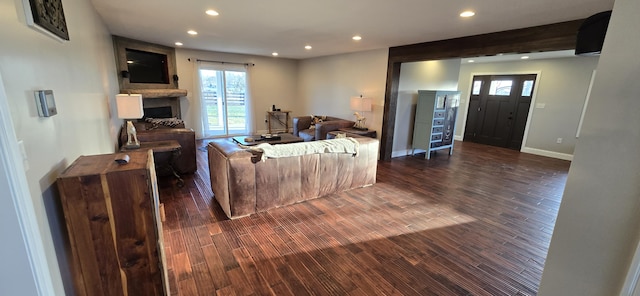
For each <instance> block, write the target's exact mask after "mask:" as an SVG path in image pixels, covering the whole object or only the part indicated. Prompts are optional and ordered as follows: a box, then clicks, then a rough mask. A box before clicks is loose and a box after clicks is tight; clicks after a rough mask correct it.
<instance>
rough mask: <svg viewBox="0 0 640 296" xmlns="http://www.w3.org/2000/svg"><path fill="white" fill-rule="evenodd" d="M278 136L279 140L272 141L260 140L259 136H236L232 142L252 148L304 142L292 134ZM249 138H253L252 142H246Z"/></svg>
mask: <svg viewBox="0 0 640 296" xmlns="http://www.w3.org/2000/svg"><path fill="white" fill-rule="evenodd" d="M278 136H280V139H277V140H274V139H261V138H260V135H254V136H238V137H233V138H232V139H233V141H234V142H236V143H238V144H240V145H245V146H253V145H258V144H262V143H269V144H271V145H275V144H286V143H297V142H304V139H302V138H300V137H296V136H294V135H292V134H278ZM247 137H250V138H253V139H254V141H253V142H248V141H246V138H247Z"/></svg>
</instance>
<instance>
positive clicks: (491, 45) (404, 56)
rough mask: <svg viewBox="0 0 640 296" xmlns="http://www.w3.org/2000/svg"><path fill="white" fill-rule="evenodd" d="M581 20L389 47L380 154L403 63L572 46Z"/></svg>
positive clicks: (389, 133) (389, 136)
mask: <svg viewBox="0 0 640 296" xmlns="http://www.w3.org/2000/svg"><path fill="white" fill-rule="evenodd" d="M583 22H584V19H580V20H574V21H568V22H562V23H555V24H550V25H543V26H537V27H530V28H524V29H515V30H509V31H502V32H496V33H488V34H481V35H474V36H468V37H460V38H454V39H447V40H440V41H433V42H424V43H417V44H411V45H403V46H397V47H391V48H389V62H388V65H387V87H386V91H385V100H384V114H383V118H382V135H381V139H380V140H381V143H380V144H381V145H380V158H381V159H383V160H390V159H391V153H392V150H393V134H394V131H395V120H396V107H397V103H398V102H397V101H398V85H399V84H400V68H401V65H402V63H408V62H421V61H432V60H443V59H453V58H466V57H479V56H493V55H497V54H509V53H529V52H544V51H558V50H569V49H574V48H575V45H576V35H577V33H578V28H579V27H580V25H581V24H582V23H583Z"/></svg>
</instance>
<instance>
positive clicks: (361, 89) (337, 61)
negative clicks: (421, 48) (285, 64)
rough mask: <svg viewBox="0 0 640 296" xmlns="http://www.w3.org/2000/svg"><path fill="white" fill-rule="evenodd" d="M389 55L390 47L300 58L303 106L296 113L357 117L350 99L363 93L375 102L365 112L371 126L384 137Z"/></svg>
mask: <svg viewBox="0 0 640 296" xmlns="http://www.w3.org/2000/svg"><path fill="white" fill-rule="evenodd" d="M388 55H389V51H388V50H387V49H379V50H372V51H364V52H358V53H349V54H342V55H334V56H328V57H320V58H314V59H307V60H302V61H300V68H299V76H298V81H297V83H298V93H299V98H298V99H299V100H300V101H299V102H300V109H299V110H295V111H296V112H295V116H304V115H311V114H320V115H331V116H336V117H340V118H345V119H349V120H355V116H353V111H351V110H350V109H349V100H350V98H351V97H355V96H359V95H362V96H364V97H368V98H371V99H372V104H373V111H372V112H365V114H362V115H363V116H365V117H366V118H367V127H368V128H369V129H373V130H376V131H377V132H378V138H380V133H381V131H382V113H383V109H384V92H385V84H386V79H387V60H388Z"/></svg>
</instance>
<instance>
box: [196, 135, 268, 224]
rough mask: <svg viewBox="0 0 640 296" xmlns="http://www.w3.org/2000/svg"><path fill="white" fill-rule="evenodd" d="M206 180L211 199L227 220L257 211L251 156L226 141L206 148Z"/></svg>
mask: <svg viewBox="0 0 640 296" xmlns="http://www.w3.org/2000/svg"><path fill="white" fill-rule="evenodd" d="M207 152H208V153H207V154H208V157H209V177H210V179H211V190H212V191H213V195H214V198H215V199H216V200H217V201H218V203H219V204H220V206H221V207H222V210H223V211H224V212H225V214H226V215H227V217H242V216H247V215H249V214H251V213H254V212H255V210H256V188H255V184H256V179H255V165H254V163H253V162H252V160H251V158H252V156H253V154H252V153H250V152H248V151H246V150H244V149H242V148H241V147H239V146H238V145H237V144H236V143H233V142H231V141H229V140H227V139H217V140H213V141H212V142H210V143H209V144H208V145H207Z"/></svg>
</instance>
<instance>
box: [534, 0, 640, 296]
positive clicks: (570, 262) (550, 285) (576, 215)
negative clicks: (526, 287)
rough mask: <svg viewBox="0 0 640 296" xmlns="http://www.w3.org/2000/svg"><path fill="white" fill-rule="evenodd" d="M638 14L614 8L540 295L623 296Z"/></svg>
mask: <svg viewBox="0 0 640 296" xmlns="http://www.w3.org/2000/svg"><path fill="white" fill-rule="evenodd" d="M638 11H640V1H637V0H617V1H616V2H615V4H614V7H613V15H612V18H611V21H610V23H609V28H608V32H607V37H606V40H605V44H604V48H603V50H602V55H601V56H600V61H599V64H598V68H597V76H596V78H595V80H594V84H593V88H592V92H591V98H590V101H589V106H588V109H587V112H586V115H585V119H584V124H583V126H582V131H581V134H580V138H579V140H578V143H577V144H576V148H575V152H574V158H573V162H572V165H571V168H570V170H569V176H568V179H567V183H566V187H565V192H564V196H563V198H562V203H561V205H560V210H559V213H558V218H557V222H556V226H555V229H554V232H553V236H552V239H551V245H550V248H549V253H548V256H547V261H546V264H545V268H544V272H543V274H542V282H541V286H540V290H539V292H540V293H539V295H586V296H588V295H618V293H619V291H620V289H621V287H622V283H623V281H624V279H625V275H626V271H627V268H628V267H629V263H630V262H631V259H632V256H633V251H634V250H635V248H636V246H637V244H638V234H639V233H638V225H640V215H638V211H639V210H640V198H639V197H640V186H639V185H638V181H639V180H640V157H638V152H639V151H640V128H639V127H640V116H639V115H638V114H639V113H640V99H639V95H638V94H640V83H638V77H639V76H640V66H639V65H638V61H637V53H638V52H640V42H638V40H637V38H632V36H635V35H633V34H634V33H633V32H635V31H634V30H635V28H638V27H640V18H638V16H637V12H638Z"/></svg>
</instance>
